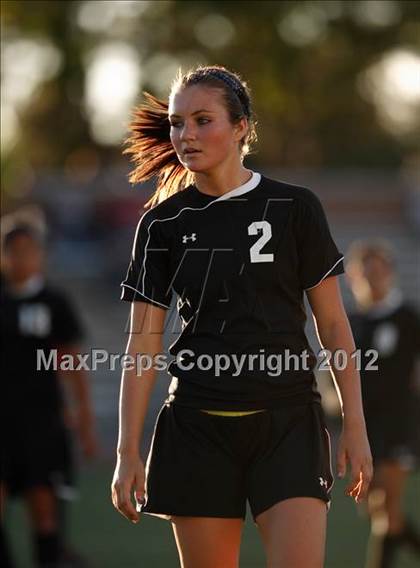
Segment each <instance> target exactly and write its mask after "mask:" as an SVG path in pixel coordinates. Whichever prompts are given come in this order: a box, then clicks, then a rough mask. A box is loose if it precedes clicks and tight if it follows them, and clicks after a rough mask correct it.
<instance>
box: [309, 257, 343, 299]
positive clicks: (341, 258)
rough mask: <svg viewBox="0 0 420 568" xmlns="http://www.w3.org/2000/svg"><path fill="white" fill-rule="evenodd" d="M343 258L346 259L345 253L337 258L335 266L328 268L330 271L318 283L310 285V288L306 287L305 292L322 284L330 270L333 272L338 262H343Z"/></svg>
mask: <svg viewBox="0 0 420 568" xmlns="http://www.w3.org/2000/svg"><path fill="white" fill-rule="evenodd" d="M343 259H344V255H342V256H341V257H340V258H339V259H338V260H337V262H335V263H334V264H333V266H332V267H331V268H330V269H329V270H328V272H326V273H325V274H324V276H323V277H322V278H321V280H320V281H319V282H317V283H316V284H314V285H313V286H310V287H309V288H305V292H307V291H308V290H312V288H316V287H317V286H319V284H321V282H322V281H323V280H324V279H325V278H326V277H327V276H328V274H329V273H330V272H332V271H333V270H334V268H335V267H336V266H337V264H338V263H339V262H341V261H342V260H343Z"/></svg>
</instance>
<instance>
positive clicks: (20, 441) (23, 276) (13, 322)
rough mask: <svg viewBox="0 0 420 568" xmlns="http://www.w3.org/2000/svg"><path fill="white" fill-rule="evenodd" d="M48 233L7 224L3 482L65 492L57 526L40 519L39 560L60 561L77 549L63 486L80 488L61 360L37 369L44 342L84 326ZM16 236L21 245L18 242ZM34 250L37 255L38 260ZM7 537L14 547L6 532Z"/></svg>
mask: <svg viewBox="0 0 420 568" xmlns="http://www.w3.org/2000/svg"><path fill="white" fill-rule="evenodd" d="M22 238H23V241H22ZM19 239H20V240H19ZM41 241H42V238H41V236H40V234H39V233H38V232H37V231H36V230H35V229H32V228H31V227H29V226H26V225H25V226H19V225H18V226H16V227H12V228H11V229H10V230H9V232H7V230H5V233H4V235H3V242H2V245H3V253H4V255H5V257H6V264H7V262H9V263H10V262H12V263H13V264H12V265H11V266H13V268H12V269H11V273H10V274H12V275H13V276H11V278H12V279H17V280H16V282H14V283H13V285H12V280H10V279H9V276H10V275H9V273H8V270H5V274H4V275H2V287H1V299H0V302H1V313H2V318H1V357H2V363H1V376H2V379H1V380H2V412H1V431H2V455H1V457H2V460H1V462H2V467H1V477H0V482H1V485H2V487H4V488H5V491H6V495H11V496H17V495H20V496H24V497H26V496H27V492H30V491H31V489H34V490H36V489H37V488H45V487H49V488H50V489H51V491H52V494H53V495H54V497H55V499H57V501H56V503H57V509H56V511H57V514H58V515H59V516H58V517H57V518H56V522H57V526H56V529H55V531H50V532H48V533H45V534H44V532H42V531H41V529H38V528H37V526H34V541H35V542H34V543H35V554H36V561H37V565H39V566H44V565H46V564H48V566H50V565H54V566H55V565H56V564H55V562H56V561H57V557H58V556H61V557H63V555H64V554H66V555H67V557H69V554H73V553H71V552H70V551H68V552H67V547H66V546H65V542H64V499H65V494H64V493H63V490H65V491H66V494H67V495H68V493H69V488H70V489H72V485H73V484H74V468H73V461H72V449H71V440H70V432H69V430H68V429H67V425H66V423H65V418H64V398H63V396H62V390H61V387H60V378H59V376H58V374H57V372H56V370H54V369H53V368H50V369H45V368H44V367H43V366H41V367H40V368H39V369H37V365H38V363H37V350H43V351H44V353H45V355H46V357H47V359H48V354H49V352H50V350H53V349H58V350H63V349H64V350H65V348H66V346H67V347H70V346H74V345H76V344H77V343H78V342H79V341H80V340H81V338H82V336H83V331H82V326H81V324H80V321H79V318H78V317H77V315H76V312H75V310H74V309H73V307H72V305H71V302H70V301H69V299H68V298H67V296H66V295H65V294H64V293H63V292H61V291H58V290H56V289H54V288H52V287H50V286H48V285H47V284H46V283H45V281H44V279H43V276H42V273H41V266H40V257H39V254H40V251H41V249H42V244H41ZM16 242H17V243H18V248H17V249H15V248H13V247H14V246H15V243H16ZM19 243H20V244H19ZM22 247H23V248H22ZM30 251H32V255H33V256H34V258H35V259H36V260H31V256H30V255H31V252H30ZM16 255H18V256H16ZM19 255H23V256H19ZM13 259H14V260H13ZM18 283H19V284H18ZM79 402H80V401H79ZM73 490H74V489H73ZM28 495H29V494H28ZM38 531H39V532H38ZM2 541H3V544H2V550H3V554H5V555H6V554H8V553H7V547H6V545H5V543H4V535H2ZM73 556H74V560H76V556H75V555H74V554H73ZM4 562H6V560H4ZM8 562H9V563H10V562H11V560H9V561H8Z"/></svg>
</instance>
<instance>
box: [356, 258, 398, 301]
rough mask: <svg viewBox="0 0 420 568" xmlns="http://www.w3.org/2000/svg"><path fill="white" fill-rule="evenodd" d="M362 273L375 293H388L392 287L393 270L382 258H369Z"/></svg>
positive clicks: (364, 263) (365, 261) (363, 266)
mask: <svg viewBox="0 0 420 568" xmlns="http://www.w3.org/2000/svg"><path fill="white" fill-rule="evenodd" d="M362 273H363V277H364V278H365V280H366V282H367V284H368V285H369V287H370V289H371V290H372V291H374V292H380V293H381V292H382V293H386V292H387V291H388V290H389V289H390V288H391V286H392V280H393V274H392V269H391V267H390V265H389V264H388V262H386V261H385V260H384V259H383V258H381V257H380V256H369V257H367V258H366V259H365V260H364V262H363V265H362Z"/></svg>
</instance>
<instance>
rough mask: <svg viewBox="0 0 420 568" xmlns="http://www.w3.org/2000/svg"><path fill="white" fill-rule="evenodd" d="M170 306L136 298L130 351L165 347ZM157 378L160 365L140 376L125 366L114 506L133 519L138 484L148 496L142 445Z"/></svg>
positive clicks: (139, 490) (153, 352)
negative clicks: (155, 304)
mask: <svg viewBox="0 0 420 568" xmlns="http://www.w3.org/2000/svg"><path fill="white" fill-rule="evenodd" d="M165 315H166V310H164V309H163V308H160V307H157V306H154V305H152V304H149V303H146V302H132V304H131V317H130V333H129V338H128V343H127V349H126V353H127V354H128V355H131V356H133V357H135V356H136V353H140V352H141V353H146V354H148V355H150V356H152V357H153V356H154V355H156V354H157V353H160V352H161V350H162V334H163V327H164V321H165ZM155 380H156V369H154V368H153V367H152V368H151V369H149V370H144V371H143V372H142V375H141V377H139V376H137V374H136V368H135V367H134V369H132V370H124V371H123V373H122V378H121V389H120V402H119V416H120V423H119V435H118V445H117V464H116V467H115V472H114V477H113V480H112V485H111V491H112V502H113V505H114V507H115V508H116V509H117V510H118V511H119V512H120V513H121V514H122V515H124V516H125V517H126V518H127V519H128V520H131V521H133V522H135V523H136V522H138V521H139V515H138V513H137V512H136V510H135V508H134V506H133V503H132V501H131V491H132V489H133V488H134V492H135V497H136V499H137V500H139V499H141V498H142V497H143V496H144V465H143V462H142V460H141V458H140V454H139V447H140V442H141V438H142V435H143V427H144V420H145V417H146V413H147V409H148V406H149V401H150V396H151V393H152V391H153V387H154V384H155Z"/></svg>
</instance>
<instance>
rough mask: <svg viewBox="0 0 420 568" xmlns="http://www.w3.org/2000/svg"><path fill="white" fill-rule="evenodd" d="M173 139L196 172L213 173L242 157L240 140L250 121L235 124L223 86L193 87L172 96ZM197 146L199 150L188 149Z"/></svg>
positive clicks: (180, 156) (183, 162)
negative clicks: (231, 120) (225, 99)
mask: <svg viewBox="0 0 420 568" xmlns="http://www.w3.org/2000/svg"><path fill="white" fill-rule="evenodd" d="M169 120H170V123H171V142H172V145H173V147H174V148H175V151H176V153H177V155H178V159H179V161H180V162H181V163H182V164H183V165H184V167H185V168H187V169H188V170H190V171H192V172H197V173H199V172H209V171H211V170H213V169H214V168H216V167H217V166H219V165H220V164H222V163H223V162H228V161H231V160H239V159H240V153H239V145H238V143H239V140H240V139H241V138H242V137H243V136H244V134H245V133H246V120H245V119H242V121H241V122H240V124H239V125H233V124H232V123H231V122H230V120H229V115H228V112H227V109H226V107H225V105H224V102H223V95H222V92H221V91H220V89H214V88H208V87H203V86H198V85H195V86H192V87H187V88H185V89H183V90H182V91H179V92H177V93H175V94H174V96H173V97H171V100H170V103H169ZM188 148H194V149H195V150H197V152H194V153H188V152H186V151H185V150H186V149H188Z"/></svg>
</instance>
